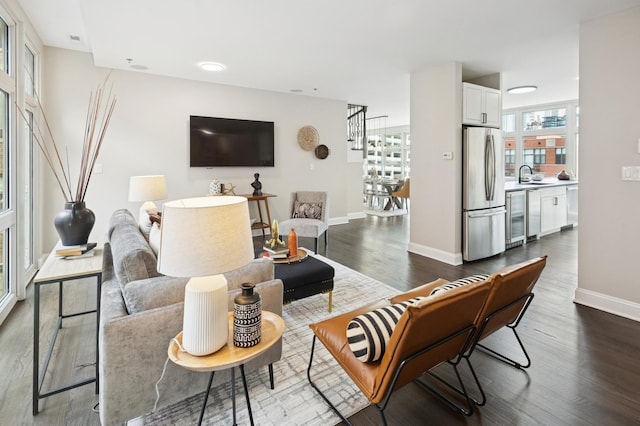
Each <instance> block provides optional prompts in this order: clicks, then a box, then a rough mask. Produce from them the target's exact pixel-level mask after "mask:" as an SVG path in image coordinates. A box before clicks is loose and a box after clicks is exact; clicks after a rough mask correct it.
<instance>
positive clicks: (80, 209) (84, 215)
mask: <svg viewBox="0 0 640 426" xmlns="http://www.w3.org/2000/svg"><path fill="white" fill-rule="evenodd" d="M95 221H96V216H95V215H94V214H93V212H92V211H91V210H89V209H88V208H86V206H85V205H84V201H79V202H75V201H71V202H68V203H64V210H63V211H61V212H60V213H58V214H57V215H56V217H55V218H54V219H53V223H54V225H55V226H56V231H58V235H60V240H61V241H62V245H65V246H75V245H79V244H87V241H89V234H90V233H91V230H92V229H93V224H94V223H95Z"/></svg>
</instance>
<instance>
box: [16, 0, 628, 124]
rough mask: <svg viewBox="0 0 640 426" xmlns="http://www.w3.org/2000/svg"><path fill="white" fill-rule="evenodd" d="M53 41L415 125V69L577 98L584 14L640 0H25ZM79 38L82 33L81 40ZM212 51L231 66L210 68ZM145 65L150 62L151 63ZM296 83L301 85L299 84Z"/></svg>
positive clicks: (99, 62) (516, 101) (170, 72)
mask: <svg viewBox="0 0 640 426" xmlns="http://www.w3.org/2000/svg"><path fill="white" fill-rule="evenodd" d="M18 2H19V3H20V4H21V5H22V7H23V8H24V10H25V12H26V13H27V15H28V16H29V18H30V20H31V22H32V23H33V25H34V27H35V28H36V30H37V31H38V34H39V36H40V38H41V39H42V41H43V42H44V44H45V45H47V46H54V47H60V48H65V49H73V50H80V51H86V52H91V53H92V55H93V59H94V63H95V65H96V66H99V67H107V68H115V69H123V70H130V71H132V72H142V73H150V74H158V75H164V76H172V77H178V78H185V79H191V80H200V81H207V82H212V83H221V84H228V85H234V86H242V87H249V88H255V89H264V90H271V91H277V92H286V93H298V94H299V95H301V96H316V97H322V98H330V99H340V100H344V101H346V102H349V103H355V104H360V105H367V106H368V107H369V112H368V115H369V116H370V117H373V116H380V115H386V116H388V118H387V123H386V125H387V126H393V125H402V124H408V123H409V81H410V74H411V73H412V72H415V71H419V70H421V69H424V68H426V67H428V66H429V65H430V64H435V63H442V62H450V61H457V62H460V63H461V64H462V66H463V76H464V77H465V78H473V77H477V76H481V75H487V74H492V73H496V72H500V73H502V87H503V88H508V87H513V86H520V85H529V84H533V85H537V86H538V88H539V89H538V90H537V91H536V92H534V93H531V94H523V95H510V94H505V95H504V96H503V107H504V108H505V109H509V108H515V107H519V106H525V105H536V104H542V103H549V102H555V101H565V100H572V99H577V98H578V80H577V79H578V31H579V25H580V23H581V22H584V21H587V20H590V19H593V18H596V17H599V16H603V15H607V14H610V13H614V12H618V11H621V10H624V9H627V8H630V7H634V6H640V0H606V1H603V0H561V1H558V0H537V1H524V0H509V1H501V0H447V1H442V0H437V1H436V0H395V1H393V2H391V1H388V0H348V1H345V0H324V1H316V2H311V1H309V0H269V1H265V0H243V1H232V0H218V1H213V0H180V1H178V0H135V1H131V0H56V1H51V0H18ZM70 36H77V37H79V39H80V40H79V41H74V40H71V38H70ZM204 61H213V62H220V63H223V64H225V65H226V70H224V71H222V72H219V73H210V72H206V71H203V70H201V69H199V68H198V66H197V64H198V63H200V62H204ZM141 68H143V69H141ZM294 90H295V92H292V91H294Z"/></svg>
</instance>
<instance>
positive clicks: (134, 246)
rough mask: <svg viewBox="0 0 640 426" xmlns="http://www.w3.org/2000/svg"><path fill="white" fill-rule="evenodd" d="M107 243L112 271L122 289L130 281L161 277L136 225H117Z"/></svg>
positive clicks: (150, 251)
mask: <svg viewBox="0 0 640 426" xmlns="http://www.w3.org/2000/svg"><path fill="white" fill-rule="evenodd" d="M109 243H110V244H111V251H112V253H113V266H114V271H115V274H116V277H118V281H120V286H121V287H122V288H123V289H124V286H125V285H127V283H129V282H130V281H136V280H143V279H145V278H153V277H157V276H159V275H161V274H159V273H158V270H157V269H156V256H155V255H154V253H153V250H151V247H150V246H149V243H148V242H147V240H146V239H145V238H144V236H143V235H142V233H141V232H140V229H139V228H138V224H137V223H121V224H119V225H117V226H116V227H115V228H114V230H113V231H112V233H111V238H110V241H109Z"/></svg>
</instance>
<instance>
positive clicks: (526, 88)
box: [507, 86, 538, 94]
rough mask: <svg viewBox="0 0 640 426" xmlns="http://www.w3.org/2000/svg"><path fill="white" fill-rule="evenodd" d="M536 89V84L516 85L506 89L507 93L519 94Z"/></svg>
mask: <svg viewBox="0 0 640 426" xmlns="http://www.w3.org/2000/svg"><path fill="white" fill-rule="evenodd" d="M536 89H538V86H518V87H512V88H511V89H507V93H512V94H519V93H530V92H534V91H535V90H536Z"/></svg>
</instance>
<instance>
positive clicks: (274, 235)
mask: <svg viewBox="0 0 640 426" xmlns="http://www.w3.org/2000/svg"><path fill="white" fill-rule="evenodd" d="M266 245H267V246H269V247H271V248H272V249H274V248H277V247H284V241H282V240H281V239H280V228H279V226H278V219H273V222H271V239H270V240H267V241H266Z"/></svg>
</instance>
